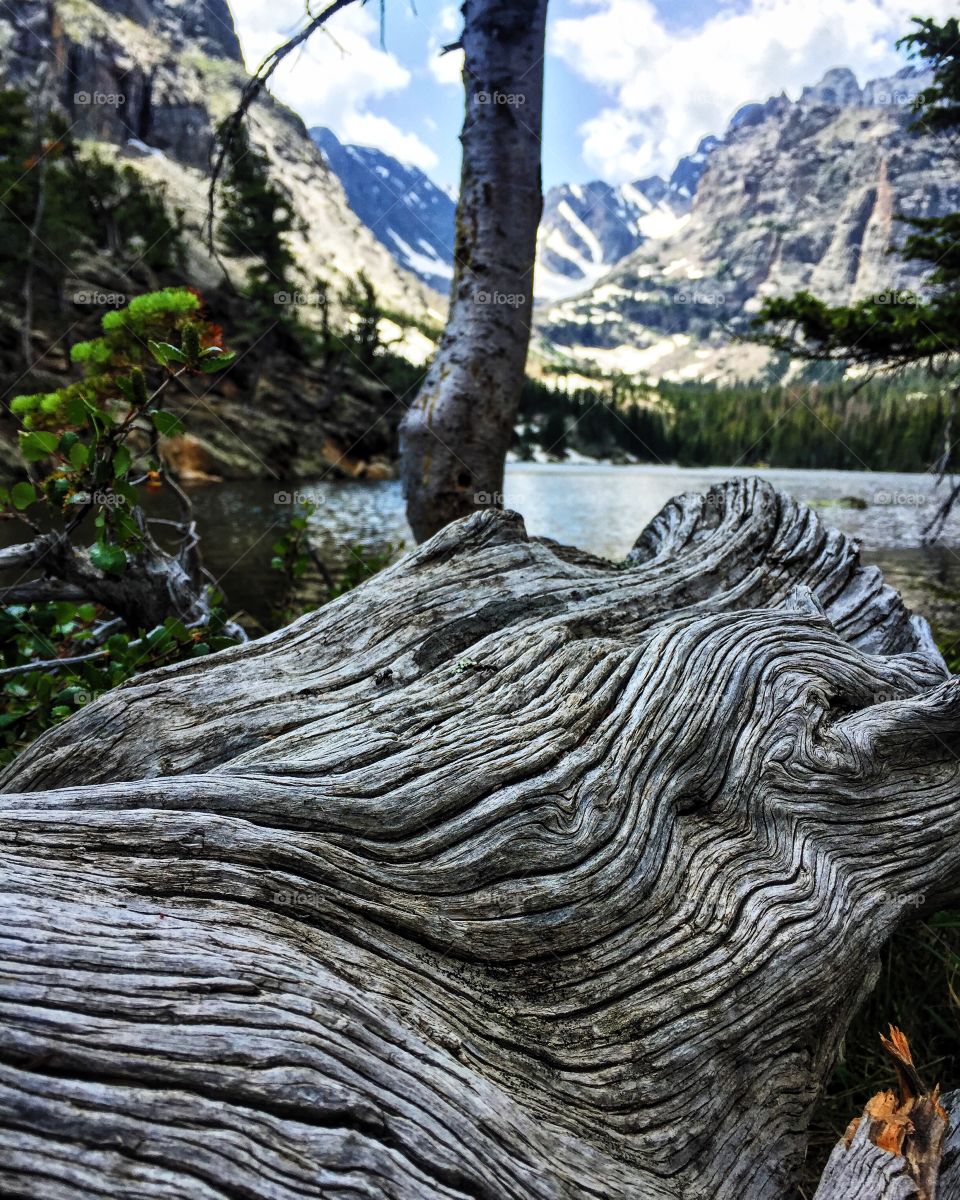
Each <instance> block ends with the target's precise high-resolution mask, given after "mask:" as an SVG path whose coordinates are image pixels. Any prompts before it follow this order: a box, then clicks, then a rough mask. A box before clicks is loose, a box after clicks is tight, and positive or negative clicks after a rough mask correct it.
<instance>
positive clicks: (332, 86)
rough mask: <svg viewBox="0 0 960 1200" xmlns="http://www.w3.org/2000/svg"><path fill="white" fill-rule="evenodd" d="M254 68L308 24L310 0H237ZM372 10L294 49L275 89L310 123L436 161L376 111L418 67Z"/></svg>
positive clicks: (341, 17)
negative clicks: (387, 38) (394, 46)
mask: <svg viewBox="0 0 960 1200" xmlns="http://www.w3.org/2000/svg"><path fill="white" fill-rule="evenodd" d="M231 7H232V8H233V13H234V18H235V20H236V24H237V30H238V33H239V35H240V42H241V45H242V46H243V51H244V56H245V58H246V61H247V66H248V67H249V68H250V69H251V70H252V69H254V68H255V67H256V65H257V64H258V63H260V62H261V61H262V60H263V59H264V58H265V57H266V55H267V54H269V53H270V52H271V51H272V50H274V49H275V48H276V47H277V46H279V45H280V44H281V43H282V42H283V41H285V40H286V38H287V37H289V36H290V34H291V33H292V32H294V31H295V30H297V29H299V28H300V27H301V25H302V24H303V12H304V8H303V0H271V2H270V3H269V4H267V3H264V0H232V5H231ZM378 38H379V24H378V21H377V18H376V16H375V15H374V13H373V12H372V11H371V9H369V8H361V7H360V6H359V5H351V6H350V7H349V8H346V9H344V10H343V12H341V13H338V14H337V15H336V17H334V18H333V20H332V21H331V22H330V25H329V30H327V28H326V27H324V28H322V29H320V30H318V31H317V32H316V33H314V34H313V36H312V37H311V38H310V40H309V41H308V42H307V43H305V45H304V46H303V47H302V48H300V49H298V50H296V51H294V53H293V54H291V55H290V56H289V57H288V58H287V59H285V61H284V62H283V63H282V64H281V65H280V67H279V68H278V69H277V72H276V74H275V75H274V76H273V78H272V79H271V83H270V89H271V91H272V92H273V93H274V94H275V95H276V96H277V97H278V98H279V99H280V100H282V101H283V102H284V104H287V105H289V106H290V108H292V109H293V110H294V111H295V112H297V113H299V114H300V116H301V117H303V119H304V121H306V123H307V125H327V126H329V127H330V128H331V129H333V131H334V132H335V133H336V134H337V136H338V137H339V138H341V139H342V140H344V141H346V142H357V143H359V144H362V145H375V146H378V147H380V148H381V149H383V150H384V151H386V153H388V154H394V155H396V157H397V158H401V159H403V160H404V161H405V162H411V163H414V164H416V165H417V166H419V167H423V168H428V167H432V166H434V165H435V164H436V162H437V157H436V155H435V154H434V152H433V151H432V150H431V149H430V147H429V146H427V145H426V144H425V143H424V142H422V141H421V140H420V139H419V138H418V137H417V136H416V135H415V134H412V133H405V132H403V131H402V130H401V129H400V128H399V127H398V126H396V125H394V124H393V122H392V121H390V120H388V119H387V118H386V117H380V116H376V115H375V114H373V113H371V112H370V111H369V107H368V106H369V103H370V101H371V100H375V99H379V98H381V97H383V96H386V95H389V94H390V93H392V92H398V91H402V90H403V89H404V88H406V87H408V86H409V84H410V81H411V78H412V76H411V73H410V72H409V71H408V70H407V68H406V67H404V66H403V65H402V64H401V63H400V62H398V61H397V59H396V58H395V57H394V55H392V54H390V53H389V52H388V51H386V50H382V49H381V48H380V47H379V45H378V44H376V43H377V41H378Z"/></svg>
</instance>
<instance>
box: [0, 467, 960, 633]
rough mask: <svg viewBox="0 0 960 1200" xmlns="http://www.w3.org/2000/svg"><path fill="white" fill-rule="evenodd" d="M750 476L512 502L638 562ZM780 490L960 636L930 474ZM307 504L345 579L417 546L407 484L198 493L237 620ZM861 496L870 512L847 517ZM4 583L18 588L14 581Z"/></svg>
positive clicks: (593, 476) (584, 473) (579, 480)
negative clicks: (663, 512)
mask: <svg viewBox="0 0 960 1200" xmlns="http://www.w3.org/2000/svg"><path fill="white" fill-rule="evenodd" d="M743 473H744V472H743V471H742V470H737V469H735V468H726V467H717V468H709V469H701V468H696V469H694V468H691V469H685V468H680V467H664V466H623V467H614V466H607V465H604V464H596V465H594V464H583V465H581V464H572V463H543V464H539V463H515V464H511V465H510V466H508V468H507V475H506V483H505V493H504V499H505V503H506V505H507V506H508V507H509V508H514V509H516V510H517V511H519V512H521V513H522V514H523V516H524V519H525V521H526V525H527V529H528V531H529V533H530V534H531V535H534V536H536V535H539V536H546V537H551V538H555V539H556V540H557V541H559V542H566V543H568V544H571V545H576V546H580V547H581V548H582V549H584V550H590V551H592V552H593V553H595V554H600V555H602V556H604V557H606V558H611V559H620V558H623V556H624V555H625V554H626V553H627V551H628V550H629V549H630V547H631V546H632V545H633V543H634V542H635V541H636V539H637V536H638V535H639V534H640V532H641V530H642V529H643V527H644V526H645V525H646V524H647V522H648V521H649V520H650V519H651V518H652V517H653V516H655V515H656V514H657V512H659V511H660V509H661V508H662V507H663V505H664V504H665V503H666V502H667V501H668V500H669V499H670V498H671V497H673V496H675V495H677V494H679V493H680V492H689V491H704V490H705V489H706V488H708V487H709V486H710V485H711V484H713V483H716V482H718V481H720V480H723V479H730V478H733V477H735V476H736V475H738V474H743ZM754 473H755V474H760V475H763V476H764V477H765V478H767V479H769V480H770V481H771V482H772V483H774V484H775V485H776V486H777V487H779V488H782V489H783V490H784V491H786V492H789V493H791V494H792V495H793V496H795V497H796V498H797V499H799V500H804V501H806V502H807V503H810V504H812V505H814V506H815V507H817V509H818V511H819V512H820V515H821V517H822V518H823V519H824V520H825V521H826V522H828V523H829V524H831V525H835V526H837V527H838V528H840V529H842V530H843V531H844V532H845V533H848V534H851V535H852V536H854V537H858V538H860V540H861V542H862V547H863V549H862V557H863V561H864V562H870V563H876V564H878V565H879V566H880V567H881V568H882V569H883V571H884V573H885V574H886V576H887V579H888V580H889V582H890V583H892V584H893V585H894V586H895V587H898V588H899V589H900V591H901V592H902V593H903V595H904V598H905V599H906V600H907V603H908V604H909V605H910V606H911V608H913V609H914V610H915V611H917V612H921V613H923V614H924V615H925V616H927V617H928V618H929V619H931V620H932V621H933V622H934V624H935V625H937V626H938V627H939V628H940V629H941V630H945V631H951V632H952V631H956V632H958V633H960V601H958V598H960V508H958V510H957V511H956V512H955V513H954V515H953V516H952V517H951V520H950V522H949V524H948V526H947V528H946V530H945V533H944V536H943V538H942V539H941V541H940V542H938V543H937V544H936V545H934V546H929V547H924V546H922V545H921V536H922V530H923V526H924V524H925V523H926V521H927V520H928V519H929V517H930V515H931V513H932V511H933V507H934V492H933V480H932V478H931V477H930V476H928V475H892V474H884V473H880V472H867V471H864V472H851V471H788V470H771V471H757V472H754ZM297 495H300V496H302V497H304V498H306V499H309V500H312V501H313V502H314V503H315V504H316V505H317V511H316V513H315V515H314V516H313V518H312V523H311V524H312V532H311V537H312V541H313V544H314V546H315V548H316V550H317V551H318V553H319V555H320V556H321V557H322V558H323V560H324V561H325V562H326V563H327V564H328V565H329V566H330V568H331V569H332V570H334V571H336V570H337V569H338V568H342V566H343V565H344V564H345V563H346V562H348V561H353V560H352V559H351V555H352V554H354V553H357V554H359V555H360V556H361V557H362V556H363V555H367V554H370V553H378V554H379V553H383V552H384V551H385V550H387V549H389V548H390V547H391V546H393V547H398V546H402V545H404V544H406V545H408V546H410V545H412V544H413V538H412V535H411V533H410V530H409V528H408V526H407V523H406V519H405V517H404V509H403V496H402V494H401V491H400V484H399V483H398V482H395V481H385V482H379V483H372V482H359V481H352V480H347V481H338V482H323V483H316V484H304V483H300V484H297V485H286V486H285V485H283V484H277V483H273V482H268V481H263V480H248V481H244V482H237V483H223V484H210V485H207V486H204V487H195V488H194V489H192V498H193V502H194V506H195V509H196V514H197V518H198V523H199V526H200V531H201V535H202V548H203V554H204V560H205V562H206V564H207V566H208V567H209V568H210V570H211V571H212V573H213V574H214V575H215V577H216V578H217V579H218V580H219V581H220V584H221V587H222V589H223V591H224V592H225V594H226V597H227V602H228V607H229V608H230V609H231V611H236V610H240V609H242V610H245V611H246V612H248V613H251V614H253V615H254V616H255V617H257V618H258V619H260V620H265V619H266V618H267V617H268V615H269V612H270V609H271V607H272V606H273V605H274V604H275V603H276V602H277V600H278V599H279V596H278V588H279V584H280V582H281V581H280V578H279V576H278V575H277V574H276V572H273V571H271V570H270V558H271V556H272V553H273V551H272V546H273V543H274V542H275V541H276V539H277V537H278V535H279V532H280V530H281V529H282V527H283V524H284V518H285V516H288V515H289V513H290V501H291V499H292V498H295V497H296V496H297ZM850 497H855V498H857V499H859V500H862V501H865V502H866V507H865V508H855V507H848V506H845V505H844V503H843V502H844V501H848V500H849V498H850ZM150 508H151V509H153V510H155V512H157V513H158V514H162V515H168V516H175V515H176V511H175V508H173V506H172V497H171V496H169V495H167V494H165V493H163V492H161V493H158V494H157V495H156V496H153V497H151V498H150ZM23 532H24V531H23V530H22V529H19V528H17V526H16V524H15V523H14V522H3V523H0V544H4V545H6V544H10V543H11V542H14V541H18V540H21V539H22V537H23ZM2 582H13V580H12V579H9V580H6V579H5V580H3V581H2Z"/></svg>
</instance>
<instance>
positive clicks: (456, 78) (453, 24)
mask: <svg viewBox="0 0 960 1200" xmlns="http://www.w3.org/2000/svg"><path fill="white" fill-rule="evenodd" d="M437 28H438V30H439V34H438V33H431V34H430V37H429V39H428V41H427V66H428V68H429V70H430V74H431V75H432V76H433V77H434V79H435V80H436V81H437V83H446V84H454V85H456V86H457V87H460V86H462V83H463V51H462V50H451V51H449V53H447V54H441V50H442V49H443V47H444V46H449V45H450V43H451V42H455V41H457V39H458V38H459V36H460V33H461V30H462V29H463V18H462V17H461V16H460V13H459V11H458V10H457V8H456V6H455V5H453V4H446V5H444V7H443V8H441V9H440V12H439V13H438V14H437Z"/></svg>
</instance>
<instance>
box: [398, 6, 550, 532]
mask: <svg viewBox="0 0 960 1200" xmlns="http://www.w3.org/2000/svg"><path fill="white" fill-rule="evenodd" d="M546 12H547V0H465V3H464V5H463V19H464V28H463V49H464V56H465V57H464V70H463V80H464V90H465V92H466V112H465V116H464V123H463V132H462V134H461V136H460V140H461V142H462V143H463V167H462V171H461V177H460V199H459V203H458V205H457V231H456V239H455V245H454V260H455V261H454V276H453V285H452V288H451V293H450V312H449V316H448V319H447V325H446V328H445V330H444V333H443V338H442V339H441V342H440V347H439V349H438V351H437V355H436V357H435V358H434V360H433V363H432V365H431V367H430V370H429V372H428V374H427V377H426V379H425V380H424V383H423V386H422V388H421V389H420V393H419V395H418V396H417V399H416V401H415V403H414V404H413V406H412V407H411V408H410V410H409V411H408V413H407V415H406V416H405V417H404V420H403V424H402V425H401V428H400V453H401V469H402V474H403V486H404V495H405V497H406V500H407V519H408V520H409V522H410V527H411V528H412V529H413V531H414V533H415V534H416V536H417V539H418V540H420V541H422V540H423V539H424V538H425V537H429V536H430V535H431V534H433V533H436V531H437V530H438V529H440V528H441V527H442V526H444V525H446V524H447V523H448V522H449V521H453V520H455V519H456V518H457V517H462V516H465V515H466V514H467V513H470V512H472V511H473V510H474V509H479V508H486V507H502V505H503V501H502V492H503V465H504V460H505V458H506V454H507V450H508V449H509V448H510V441H511V439H512V437H513V425H514V421H515V419H516V414H517V408H518V406H519V403H520V389H521V387H522V386H523V378H524V368H525V365H526V359H527V347H528V345H529V342H530V321H531V317H532V311H531V310H532V307H533V264H534V258H535V255H536V248H537V226H538V225H539V223H540V212H541V208H542V204H543V198H542V194H541V183H540V131H541V124H542V111H543V55H544V30H545V24H546Z"/></svg>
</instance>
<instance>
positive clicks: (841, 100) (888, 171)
mask: <svg viewBox="0 0 960 1200" xmlns="http://www.w3.org/2000/svg"><path fill="white" fill-rule="evenodd" d="M929 79H930V76H929V75H924V74H923V73H920V72H917V71H914V70H912V69H910V70H908V71H907V72H901V73H899V74H898V75H897V76H895V77H894V78H893V80H876V81H874V82H873V83H869V84H867V85H866V87H865V88H864V89H863V90H862V91H861V89H860V88H859V86H858V85H857V83H856V79H855V78H854V76H853V74H852V72H850V71H848V70H846V69H835V70H832V71H828V72H827V74H826V75H825V76H824V78H823V79H822V80H821V81H820V83H819V84H817V85H816V86H815V87H812V88H807V89H806V90H805V92H804V95H803V97H802V98H801V99H800V100H799V101H796V102H791V101H789V100H787V99H786V98H785V97H782V96H779V97H774V98H773V99H771V100H770V101H768V102H767V103H766V104H764V105H761V106H754V105H751V106H748V107H747V108H745V109H741V110H740V111H739V112H738V113H737V114H736V115H735V117H734V119H733V121H732V122H731V126H730V128H729V129H728V130H727V132H726V134H725V135H724V138H723V140H722V142H721V143H720V144H719V145H716V146H714V147H713V148H712V149H710V150H709V153H708V157H707V163H706V167H705V170H704V171H703V174H702V177H701V179H700V181H699V183H698V185H697V188H696V195H695V196H694V199H693V203H692V206H691V209H690V215H689V217H688V219H687V220H686V221H685V223H684V224H683V226H682V227H681V228H680V229H678V230H677V232H675V233H674V234H673V235H672V236H670V237H667V238H665V239H662V240H660V241H657V242H649V243H647V244H646V245H642V246H641V247H640V248H639V249H638V250H635V251H633V252H632V253H631V254H630V255H629V256H628V257H627V258H625V259H624V260H622V261H621V262H620V263H619V264H617V266H616V267H614V268H613V269H612V270H611V271H610V272H608V273H607V274H605V275H604V276H603V278H602V279H601V280H600V281H599V282H598V283H597V284H596V285H595V286H594V287H593V288H592V289H590V290H588V291H586V292H584V293H582V294H581V295H578V296H576V297H574V298H571V299H568V300H565V301H561V302H559V303H554V304H552V305H550V306H549V307H546V308H544V309H541V310H539V311H538V312H537V313H536V314H535V320H536V326H537V328H538V330H539V331H540V333H541V335H542V338H543V343H544V345H545V348H546V352H547V353H548V354H549V353H550V350H551V348H555V349H556V350H557V351H558V352H560V353H562V354H563V356H564V358H565V359H566V360H569V359H570V358H573V359H574V360H578V359H579V360H580V361H582V362H584V363H588V364H598V365H600V366H602V367H604V368H605V369H607V370H610V371H625V372H628V373H630V374H646V375H648V376H650V377H653V378H656V377H658V376H663V377H666V378H668V379H683V378H690V377H691V376H692V375H695V376H696V378H698V379H701V380H705V381H709V380H715V379H720V380H723V379H730V378H731V377H740V378H743V377H754V378H755V377H756V376H757V375H758V374H759V373H760V372H761V370H763V369H764V368H765V367H766V366H767V365H768V364H769V363H770V359H771V353H770V352H769V351H767V350H766V349H764V348H763V347H758V346H754V345H749V344H743V343H737V342H736V341H734V340H733V339H731V338H730V337H729V336H728V334H727V333H725V327H728V328H732V329H733V330H742V329H745V328H746V326H747V323H748V321H749V319H750V317H751V315H752V314H753V313H755V312H756V310H757V309H758V308H759V306H760V304H761V302H762V301H763V299H764V298H765V297H768V296H774V295H792V294H793V293H794V292H796V291H799V290H801V289H807V290H809V291H812V292H813V293H814V294H816V295H818V296H821V297H822V298H823V299H825V300H827V301H828V302H830V303H835V304H839V303H847V302H850V301H853V300H857V299H860V298H863V297H866V296H869V295H877V294H880V293H887V294H888V295H891V296H893V297H897V296H900V295H904V294H908V293H910V292H922V290H923V287H924V281H925V278H926V267H925V265H924V264H922V263H917V262H905V261H903V260H902V259H901V258H900V257H899V256H897V255H896V254H893V255H891V254H888V253H887V251H888V248H889V247H890V246H891V245H897V244H899V243H900V242H902V240H903V238H904V236H905V234H906V232H907V230H906V227H905V226H904V225H903V223H902V222H898V221H897V220H896V216H897V214H899V213H903V214H905V215H908V216H921V217H929V216H940V215H942V214H944V213H946V212H952V211H956V210H958V209H960V176H958V174H957V172H955V171H953V172H945V170H944V163H945V162H948V161H950V159H949V156H948V155H947V153H946V150H945V147H944V145H943V143H942V142H941V140H940V139H937V138H930V137H918V136H916V135H915V134H913V133H912V132H911V130H910V124H911V121H912V116H911V113H910V110H909V104H908V103H907V102H906V99H905V98H907V97H911V96H913V95H915V94H916V92H917V91H918V90H920V89H921V88H922V87H923V86H924V84H925V83H928V82H929ZM887 100H889V101H890V103H884V102H883V101H887Z"/></svg>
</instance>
